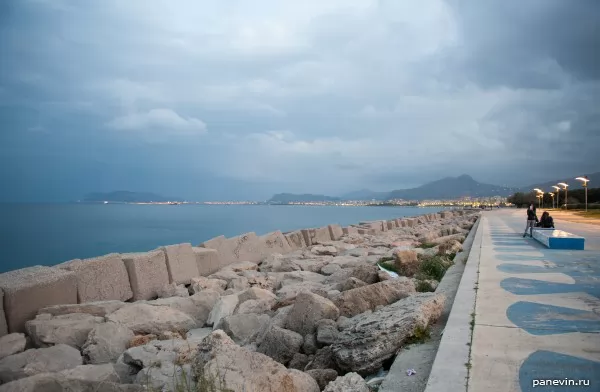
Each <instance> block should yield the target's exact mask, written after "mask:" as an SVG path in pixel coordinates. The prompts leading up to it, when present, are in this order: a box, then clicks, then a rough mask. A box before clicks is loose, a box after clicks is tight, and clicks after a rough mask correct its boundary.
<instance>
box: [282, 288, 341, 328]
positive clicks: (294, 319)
mask: <svg viewBox="0 0 600 392" xmlns="http://www.w3.org/2000/svg"><path fill="white" fill-rule="evenodd" d="M339 315H340V311H339V309H338V308H337V307H336V306H335V304H334V303H333V302H331V301H330V300H328V299H327V298H324V297H322V296H320V295H316V294H313V293H306V292H302V293H300V294H298V296H297V297H296V302H295V303H294V305H293V306H292V310H291V311H290V313H289V314H288V316H287V318H286V322H285V325H286V327H287V328H288V329H291V330H292V331H295V332H298V333H299V334H301V335H306V334H309V333H314V332H315V330H316V328H317V323H318V321H319V320H322V319H332V320H336V319H337V318H338V317H339Z"/></svg>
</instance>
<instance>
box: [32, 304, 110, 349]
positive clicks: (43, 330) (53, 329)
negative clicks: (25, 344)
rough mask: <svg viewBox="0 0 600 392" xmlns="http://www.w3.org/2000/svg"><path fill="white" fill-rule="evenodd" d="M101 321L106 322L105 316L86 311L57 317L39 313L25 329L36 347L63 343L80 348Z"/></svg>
mask: <svg viewBox="0 0 600 392" xmlns="http://www.w3.org/2000/svg"><path fill="white" fill-rule="evenodd" d="M101 323H104V318H103V317H96V316H92V315H89V314H85V313H73V314H65V315H62V316H55V317H52V316H51V315H49V314H39V315H37V317H36V318H35V319H34V320H29V321H27V322H26V323H25V329H26V330H27V334H28V335H29V336H30V337H31V339H32V340H33V343H34V344H35V346H36V347H48V346H53V345H55V344H60V343H63V344H68V345H69V346H72V347H75V348H76V349H78V350H79V349H81V347H82V346H83V344H84V343H85V341H86V340H87V338H88V334H89V333H90V331H91V330H92V329H94V327H96V326H97V325H98V324H101Z"/></svg>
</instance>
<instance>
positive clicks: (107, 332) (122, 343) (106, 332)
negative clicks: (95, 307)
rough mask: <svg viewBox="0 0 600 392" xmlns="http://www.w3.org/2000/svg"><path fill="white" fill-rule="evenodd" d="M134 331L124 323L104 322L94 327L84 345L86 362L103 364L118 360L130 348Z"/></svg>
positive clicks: (83, 350)
mask: <svg viewBox="0 0 600 392" xmlns="http://www.w3.org/2000/svg"><path fill="white" fill-rule="evenodd" d="M133 337H134V334H133V332H132V331H131V330H130V329H129V328H127V327H126V326H124V325H122V324H117V323H111V322H108V323H102V324H99V325H97V326H95V327H94V329H92V330H91V332H90V333H89V335H88V338H87V341H86V342H85V344H84V345H83V347H82V353H83V357H84V359H85V362H86V363H91V364H102V363H109V362H116V361H117V359H118V358H119V356H120V355H121V354H122V353H123V352H124V351H125V350H127V348H128V344H129V342H130V341H131V339H133Z"/></svg>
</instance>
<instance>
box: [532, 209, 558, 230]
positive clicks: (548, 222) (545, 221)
mask: <svg viewBox="0 0 600 392" xmlns="http://www.w3.org/2000/svg"><path fill="white" fill-rule="evenodd" d="M536 226H537V227H541V228H542V229H554V219H552V217H551V216H550V214H549V213H548V211H544V213H543V214H542V218H541V219H540V221H539V222H538V224H537V225H536Z"/></svg>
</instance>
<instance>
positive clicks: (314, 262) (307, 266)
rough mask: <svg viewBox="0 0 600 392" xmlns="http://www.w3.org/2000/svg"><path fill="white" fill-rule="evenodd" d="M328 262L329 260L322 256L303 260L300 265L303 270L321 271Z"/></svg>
mask: <svg viewBox="0 0 600 392" xmlns="http://www.w3.org/2000/svg"><path fill="white" fill-rule="evenodd" d="M328 263H329V261H327V260H324V259H323V258H322V257H320V258H318V259H306V260H302V262H301V263H298V265H299V266H300V268H301V269H302V271H308V272H315V273H318V272H321V269H322V268H323V267H325V266H326V265H327V264H328Z"/></svg>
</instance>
